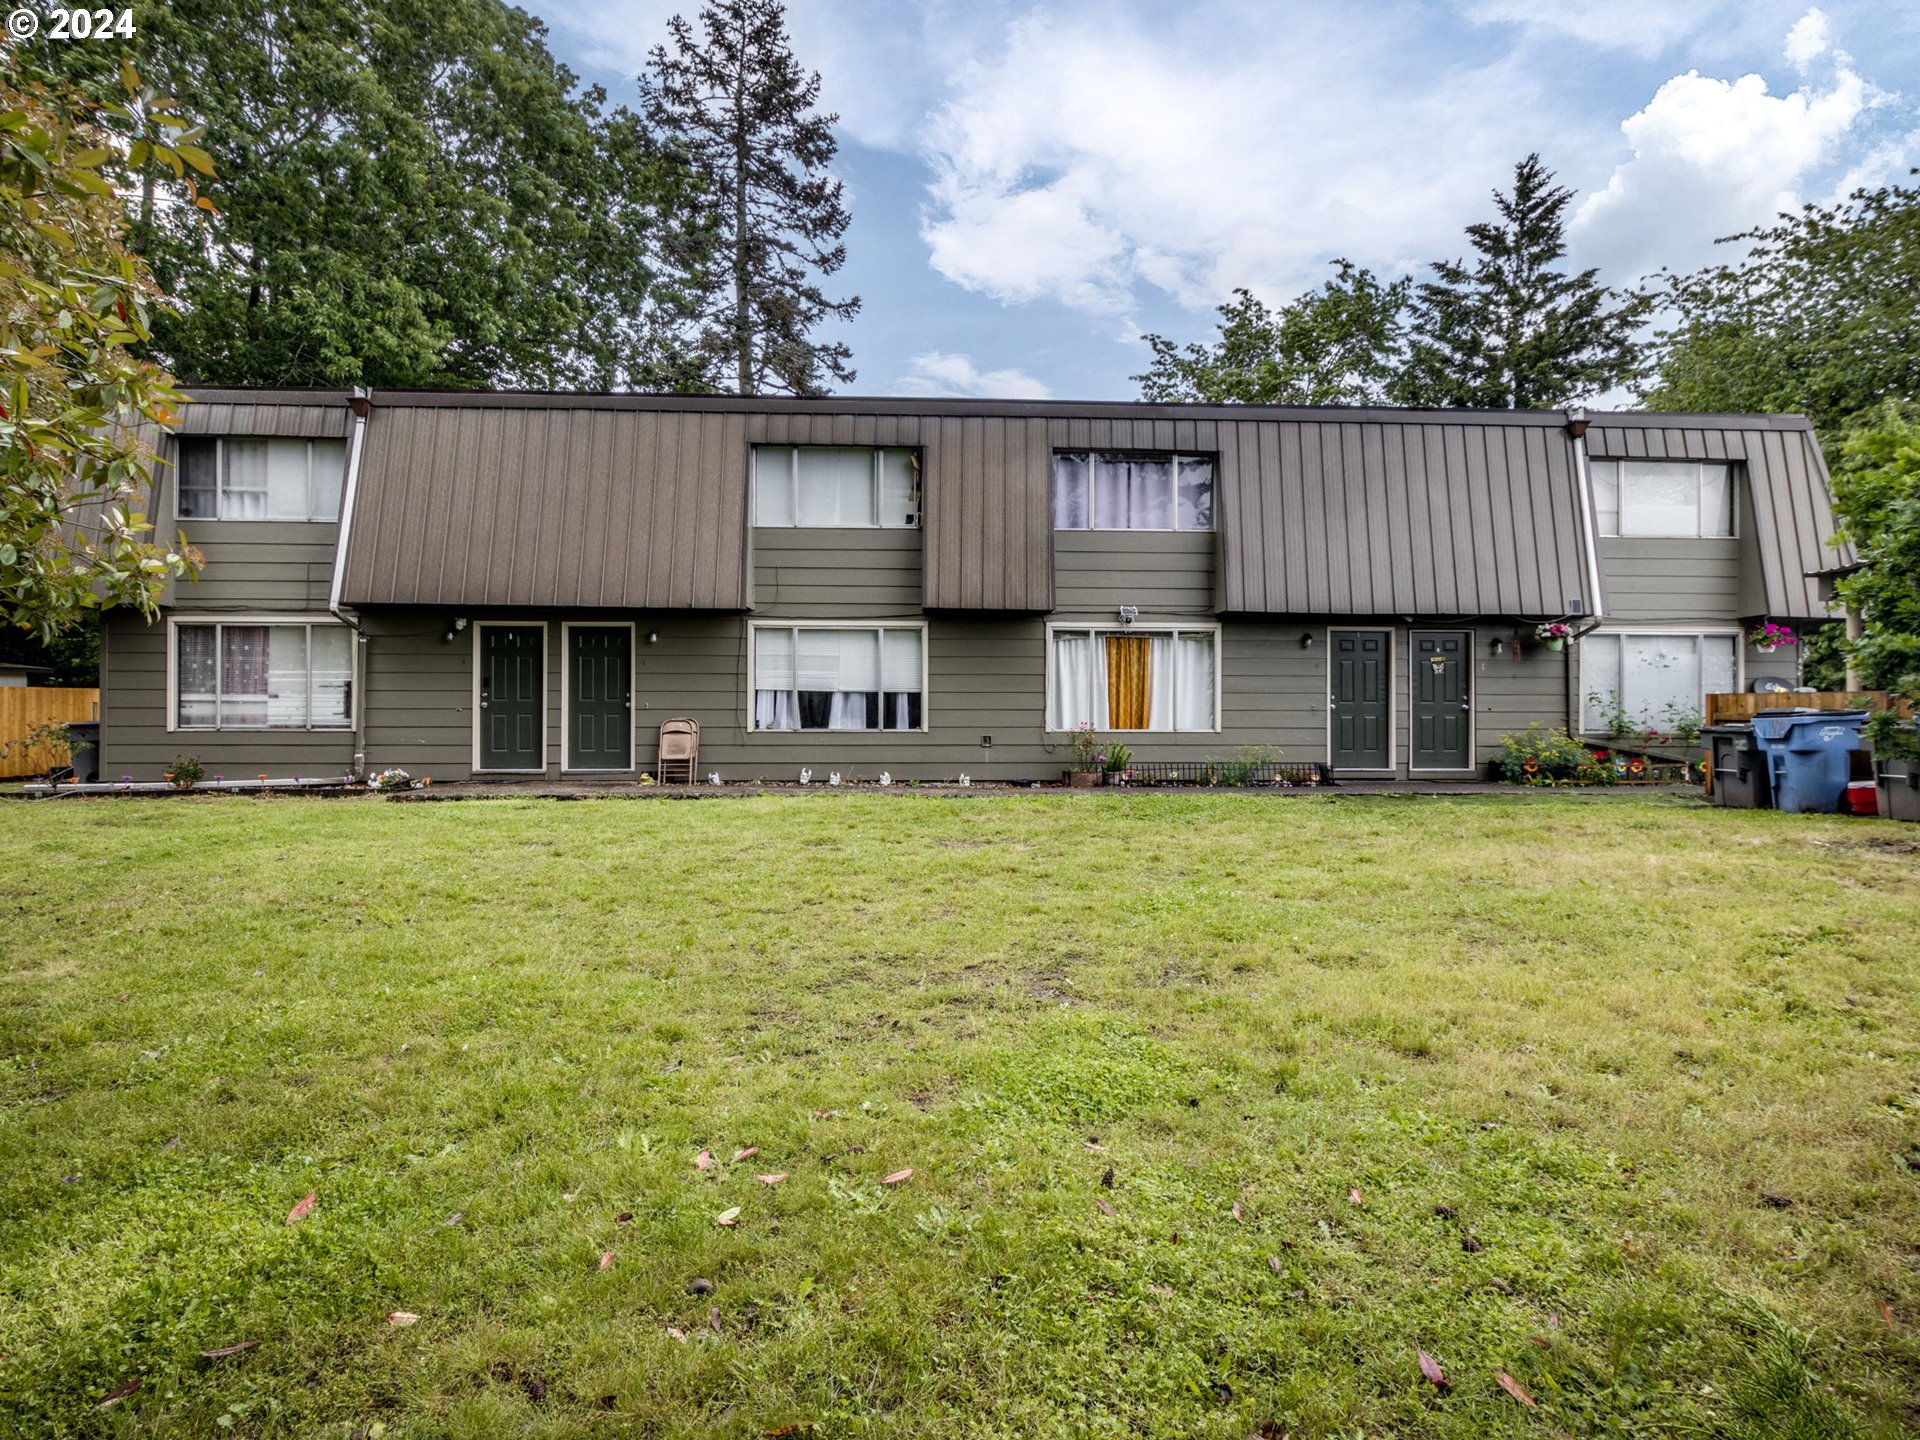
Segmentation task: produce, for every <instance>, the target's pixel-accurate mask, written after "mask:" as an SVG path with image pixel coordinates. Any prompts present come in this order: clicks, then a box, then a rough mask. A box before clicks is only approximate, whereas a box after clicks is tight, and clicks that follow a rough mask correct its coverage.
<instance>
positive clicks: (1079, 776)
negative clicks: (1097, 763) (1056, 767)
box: [1067, 770, 1100, 790]
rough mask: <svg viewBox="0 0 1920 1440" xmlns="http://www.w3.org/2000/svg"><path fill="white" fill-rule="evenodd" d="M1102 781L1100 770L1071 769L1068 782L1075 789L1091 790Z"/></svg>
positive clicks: (1068, 773)
mask: <svg viewBox="0 0 1920 1440" xmlns="http://www.w3.org/2000/svg"><path fill="white" fill-rule="evenodd" d="M1099 783H1100V772H1099V771H1098V770H1069V771H1068V772H1067V784H1068V786H1069V787H1071V788H1072V789H1075V790H1091V789H1093V787H1094V786H1096V785H1098V784H1099Z"/></svg>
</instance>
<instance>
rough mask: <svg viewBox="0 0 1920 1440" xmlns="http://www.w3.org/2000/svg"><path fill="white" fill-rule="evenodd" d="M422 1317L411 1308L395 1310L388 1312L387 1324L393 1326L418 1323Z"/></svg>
mask: <svg viewBox="0 0 1920 1440" xmlns="http://www.w3.org/2000/svg"><path fill="white" fill-rule="evenodd" d="M419 1323H420V1317H419V1316H418V1315H416V1314H414V1313H413V1312H412V1311H411V1310H393V1311H389V1312H388V1314H387V1324H389V1325H393V1326H396V1327H397V1326H401V1325H418V1324H419Z"/></svg>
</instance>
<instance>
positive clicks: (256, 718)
mask: <svg viewBox="0 0 1920 1440" xmlns="http://www.w3.org/2000/svg"><path fill="white" fill-rule="evenodd" d="M173 688H174V708H173V723H174V728H175V729H177V730H342V729H345V728H346V727H348V726H350V725H351V724H352V723H353V632H352V631H350V630H349V629H347V627H346V626H344V625H340V624H337V623H335V622H333V621H324V622H312V623H301V624H297V625H283V624H261V623H254V622H235V621H224V620H223V621H189V620H181V621H176V622H175V623H174V626H173Z"/></svg>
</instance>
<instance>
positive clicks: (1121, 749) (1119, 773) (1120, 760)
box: [1106, 740, 1133, 785]
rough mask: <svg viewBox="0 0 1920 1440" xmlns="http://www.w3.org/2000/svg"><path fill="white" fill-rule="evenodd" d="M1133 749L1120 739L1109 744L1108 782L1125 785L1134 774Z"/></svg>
mask: <svg viewBox="0 0 1920 1440" xmlns="http://www.w3.org/2000/svg"><path fill="white" fill-rule="evenodd" d="M1132 764H1133V751H1132V749H1130V748H1129V747H1128V746H1125V745H1122V744H1121V743H1120V742H1119V741H1118V740H1116V741H1114V742H1113V743H1112V744H1111V745H1109V746H1107V770H1106V775H1107V784H1109V785H1124V784H1126V783H1127V781H1128V779H1129V778H1130V777H1131V775H1132V770H1131V769H1130V767H1131V766H1132Z"/></svg>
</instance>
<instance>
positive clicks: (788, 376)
mask: <svg viewBox="0 0 1920 1440" xmlns="http://www.w3.org/2000/svg"><path fill="white" fill-rule="evenodd" d="M668 30H669V32H670V34H671V37H672V50H671V52H669V50H668V48H667V47H666V46H665V45H658V46H655V47H654V49H653V52H652V55H651V57H650V61H649V64H648V67H647V72H646V73H645V74H644V75H642V76H641V77H640V92H641V99H642V102H643V109H644V112H645V115H646V118H647V122H648V124H649V125H650V126H651V127H652V128H653V130H654V131H655V133H656V134H657V135H659V136H660V137H662V138H663V139H664V140H665V142H666V143H667V144H668V145H669V146H670V147H671V148H672V149H673V150H674V151H675V152H676V153H677V154H679V155H680V156H682V157H684V158H685V159H686V160H688V161H689V162H691V164H692V165H693V166H694V168H695V169H696V170H697V171H698V173H699V174H700V176H701V177H702V179H703V180H704V181H705V184H706V190H707V195H708V198H709V201H710V204H711V206H712V210H711V217H710V218H711V224H712V229H713V233H714V234H715V236H716V238H717V255H716V258H715V261H714V264H713V270H712V276H711V282H710V284H709V286H708V288H707V290H706V293H705V296H704V298H703V301H702V303H701V305H700V310H699V315H700V327H701V329H700V346H701V348H702V350H703V352H704V353H706V354H707V355H708V356H710V357H711V359H712V362H713V373H712V378H713V380H714V381H715V383H719V384H724V383H726V381H725V380H723V379H722V377H723V376H726V377H727V378H728V379H730V380H731V382H732V384H733V385H734V387H735V388H736V390H737V392H738V393H739V394H742V395H757V394H761V393H763V392H767V391H775V392H780V391H784V392H786V393H789V394H794V395H818V394H820V393H822V391H823V390H824V388H825V385H826V382H827V381H828V380H837V381H839V382H841V383H843V384H844V383H847V382H849V381H851V380H852V379H853V374H854V372H853V369H852V367H851V366H850V365H849V363H848V362H849V360H850V359H851V358H852V351H851V350H849V349H848V347H847V346H846V345H845V344H843V343H840V342H828V341H821V340H816V339H814V338H813V330H814V328H815V327H816V326H818V325H819V324H820V323H821V322H822V321H823V320H826V319H829V318H832V319H836V320H848V319H851V318H852V317H853V316H854V314H855V313H856V312H858V310H859V309H860V299H859V297H858V296H853V297H851V298H849V299H846V300H829V299H828V298H827V296H826V293H825V292H824V291H823V290H822V289H821V288H820V285H819V283H818V281H817V280H816V279H815V278H814V277H815V276H816V275H818V276H822V277H824V276H828V275H832V274H833V273H834V272H835V271H837V270H839V269H840V267H841V266H842V265H844V264H845V263H846V259H847V248H846V246H845V245H844V244H843V243H842V242H841V239H840V237H841V236H842V235H843V234H845V233H846V229H847V223H848V221H849V219H850V218H851V217H850V216H849V215H848V214H847V211H846V208H845V206H843V205H842V204H841V185H840V182H839V181H838V180H835V179H834V178H833V177H832V174H831V173H830V172H829V170H828V165H829V164H830V162H831V161H832V159H833V156H834V152H835V151H836V150H837V149H838V148H839V147H838V145H837V143H836V141H835V140H834V136H833V126H834V122H835V121H837V120H838V119H839V118H840V117H839V116H838V115H831V114H829V115H821V114H816V113H815V112H814V105H815V103H816V102H817V101H818V99H819V97H820V77H819V75H817V74H808V73H807V72H806V71H804V70H803V69H802V68H801V67H800V65H799V63H798V62H797V61H796V60H795V59H794V55H793V50H792V47H791V44H790V43H789V41H788V38H787V32H786V12H785V9H784V7H783V6H782V5H781V4H780V3H779V0H715V3H713V4H711V5H707V6H705V7H703V8H702V9H701V11H700V31H701V33H700V35H699V36H697V37H696V36H695V34H694V29H693V26H692V25H691V24H690V23H688V21H687V20H686V19H685V17H683V16H678V15H676V16H675V17H674V18H673V19H672V20H671V21H669V22H668ZM729 372H730V373H729Z"/></svg>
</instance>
